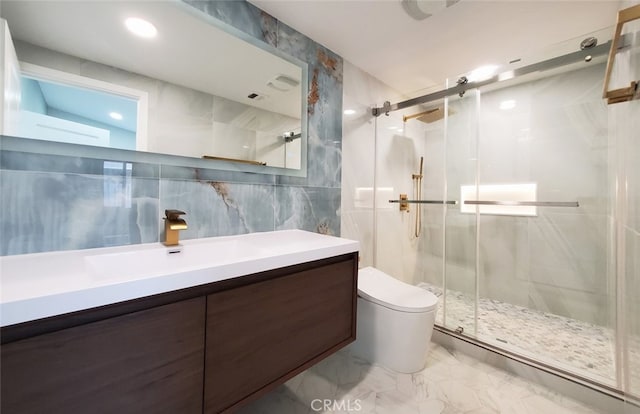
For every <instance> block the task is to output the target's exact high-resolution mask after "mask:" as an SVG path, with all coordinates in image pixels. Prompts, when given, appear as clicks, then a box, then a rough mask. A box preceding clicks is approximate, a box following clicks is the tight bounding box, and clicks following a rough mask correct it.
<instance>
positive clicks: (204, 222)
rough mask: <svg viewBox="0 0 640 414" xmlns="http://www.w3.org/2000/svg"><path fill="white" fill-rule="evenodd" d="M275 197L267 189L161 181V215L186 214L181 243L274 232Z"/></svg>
mask: <svg viewBox="0 0 640 414" xmlns="http://www.w3.org/2000/svg"><path fill="white" fill-rule="evenodd" d="M274 193H275V192H274V187H273V186H269V185H267V186H265V185H253V184H236V183H224V182H218V181H182V180H165V179H163V180H161V181H160V211H161V212H164V210H165V209H178V210H182V211H185V212H186V213H187V214H186V215H185V216H184V218H185V220H186V221H187V224H188V226H189V228H188V229H187V230H183V231H182V236H181V237H183V238H184V239H194V238H201V237H213V236H228V235H234V234H244V233H251V232H258V231H270V230H274V205H275V201H274V200H275V198H274V196H275V194H274ZM158 219H160V217H159V218H158Z"/></svg>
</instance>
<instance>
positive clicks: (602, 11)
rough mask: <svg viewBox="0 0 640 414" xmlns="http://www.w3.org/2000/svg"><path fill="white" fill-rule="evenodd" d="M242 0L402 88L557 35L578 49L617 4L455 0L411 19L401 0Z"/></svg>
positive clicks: (509, 55) (610, 18)
mask: <svg viewBox="0 0 640 414" xmlns="http://www.w3.org/2000/svg"><path fill="white" fill-rule="evenodd" d="M249 2H250V3H252V4H254V5H255V6H257V7H259V8H261V9H263V10H264V11H266V12H267V13H269V14H271V15H272V16H274V17H276V18H277V19H278V20H280V21H282V22H284V23H286V24H287V25H289V26H291V27H293V28H294V29H296V30H298V31H300V32H302V33H304V34H305V35H307V36H309V37H310V38H312V39H313V40H315V41H316V42H318V43H321V44H322V45H324V46H326V47H328V48H329V49H331V50H333V51H334V52H336V53H337V54H339V55H340V56H342V57H343V58H344V59H345V60H347V61H349V62H350V63H352V64H354V65H355V66H357V67H359V68H361V69H363V70H365V71H366V72H368V73H370V74H371V75H373V76H375V77H376V78H378V79H380V80H382V81H383V82H385V83H386V84H388V85H389V86H391V87H393V88H394V89H395V90H397V91H398V92H401V93H403V94H404V95H406V96H418V95H421V94H423V93H425V92H426V91H427V90H428V89H433V88H440V87H441V86H442V85H443V82H444V80H445V79H446V78H453V77H455V78H457V76H458V75H461V74H465V73H468V72H469V71H471V70H473V69H474V68H477V67H479V66H482V65H488V64H491V65H499V66H501V67H503V68H506V67H507V66H509V62H510V61H512V60H515V59H519V58H522V59H523V61H526V60H527V57H528V56H530V55H532V54H538V53H539V52H540V51H541V50H545V51H546V50H548V49H553V48H554V46H558V44H559V43H563V45H562V46H563V47H564V48H565V49H566V48H567V45H569V47H570V50H578V48H579V43H580V41H581V40H582V39H583V38H584V37H586V35H587V34H591V33H593V32H596V31H599V30H601V31H602V32H601V33H599V34H598V37H599V39H600V41H601V42H603V41H606V40H609V39H610V38H611V36H612V35H613V28H611V27H610V26H613V25H614V24H615V19H616V13H617V10H618V9H619V8H620V6H621V2H619V1H617V0H604V1H602V0H600V1H598V0H592V1H581V0H534V1H531V0H503V1H484V0H461V1H460V2H458V3H456V4H454V5H452V6H451V7H449V8H445V9H442V10H440V11H439V12H437V13H435V14H434V15H432V16H431V17H428V18H426V19H424V20H421V21H418V20H415V19H413V18H411V17H410V16H409V15H408V14H407V12H405V10H404V9H403V7H402V5H401V0H339V1H336V0H295V1H292V0H249ZM427 3H428V2H427ZM431 3H443V1H440V2H437V1H433V2H431ZM603 29H604V30H603ZM570 39H571V40H570ZM569 40H570V41H569ZM567 41H569V42H567ZM567 51H568V50H567Z"/></svg>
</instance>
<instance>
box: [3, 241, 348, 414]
mask: <svg viewBox="0 0 640 414" xmlns="http://www.w3.org/2000/svg"><path fill="white" fill-rule="evenodd" d="M356 281H357V253H353V254H347V255H342V256H337V257H332V258H328V259H323V260H318V261H315V262H309V263H304V264H301V265H295V266H290V267H287V268H281V269H275V270H270V271H267V272H262V273H258V274H252V275H248V276H244V277H240V278H234V279H228V280H225V281H222V282H216V283H211V284H209V285H204V286H197V287H193V288H189V289H183V290H180V291H175V292H168V293H164V294H161V295H156V296H152V297H147V298H141V299H137V300H134V301H128V302H124V303H120V304H114V305H109V306H106V307H102V308H96V309H89V310H86V311H81V312H76V313H73V314H68V315H60V316H56V317H54V318H47V319H45V320H41V321H34V322H27V323H25V324H19V325H13V326H9V327H4V328H2V330H1V331H0V339H1V340H2V345H1V346H0V356H1V360H0V364H1V365H0V381H1V382H0V390H1V393H0V412H2V413H3V414H13V413H16V414H27V413H45V412H46V413H65V414H67V413H92V414H94V413H105V414H106V413H117V414H123V413H154V414H155V413H172V414H173V413H180V414H188V413H202V412H204V413H219V412H233V411H234V410H235V409H237V408H239V407H241V406H242V405H244V404H245V403H247V402H248V401H251V400H253V399H256V398H258V397H259V396H260V395H263V394H264V393H266V392H268V391H270V390H271V389H273V388H275V387H276V386H278V385H280V384H282V383H283V382H285V381H286V380H287V379H289V378H291V377H293V376H294V375H296V374H298V373H300V372H302V371H303V370H305V369H307V368H309V367H310V366H311V365H313V364H315V363H316V362H318V361H320V360H322V359H324V358H325V357H327V356H329V355H331V354H332V353H333V352H335V351H337V350H338V349H340V348H341V347H343V346H345V345H347V344H348V343H350V342H352V341H353V340H355V329H356V326H355V321H356V319H355V318H356V313H355V312H356V293H357V282H356Z"/></svg>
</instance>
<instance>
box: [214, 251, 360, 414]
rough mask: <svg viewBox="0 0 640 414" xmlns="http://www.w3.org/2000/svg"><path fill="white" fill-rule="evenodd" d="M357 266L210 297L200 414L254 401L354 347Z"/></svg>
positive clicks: (299, 275)
mask: <svg viewBox="0 0 640 414" xmlns="http://www.w3.org/2000/svg"><path fill="white" fill-rule="evenodd" d="M355 263H356V262H355V260H352V259H349V260H347V261H342V262H338V263H333V264H328V265H325V266H321V267H317V268H314V269H308V270H304V271H301V272H297V273H292V274H289V275H286V276H281V277H277V278H275V279H271V280H266V281H263V282H260V283H255V284H251V285H247V286H243V287H239V288H235V289H230V290H226V291H223V292H219V293H215V294H212V295H209V296H208V298H207V340H206V363H205V413H218V412H222V411H224V410H225V409H228V408H230V407H233V406H234V405H235V404H237V403H238V402H241V401H243V400H245V399H247V398H249V399H253V398H252V397H255V396H257V395H261V394H262V393H264V392H266V391H268V390H269V389H271V388H273V387H274V386H275V385H277V384H281V383H283V382H284V381H285V380H286V379H288V378H291V377H293V376H294V375H296V374H297V373H299V372H302V371H303V370H304V369H306V368H307V367H309V366H310V365H312V364H313V363H315V362H317V361H318V360H320V359H322V358H324V356H326V354H328V353H332V352H335V350H336V349H338V348H340V347H342V346H344V345H345V344H347V343H349V342H351V341H353V340H354V339H355V309H356V308H355V297H356V289H357V287H356V283H355V269H356V264H355ZM243 402H244V401H243Z"/></svg>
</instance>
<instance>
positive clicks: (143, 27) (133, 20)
mask: <svg viewBox="0 0 640 414" xmlns="http://www.w3.org/2000/svg"><path fill="white" fill-rule="evenodd" d="M124 24H125V26H127V29H129V31H130V32H131V33H133V34H134V35H136V36H140V37H144V38H146V39H150V38H152V37H156V35H157V34H158V29H156V27H155V26H154V25H153V24H151V23H150V22H148V21H146V20H144V19H139V18H137V17H129V18H128V19H127V20H125V21H124Z"/></svg>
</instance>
